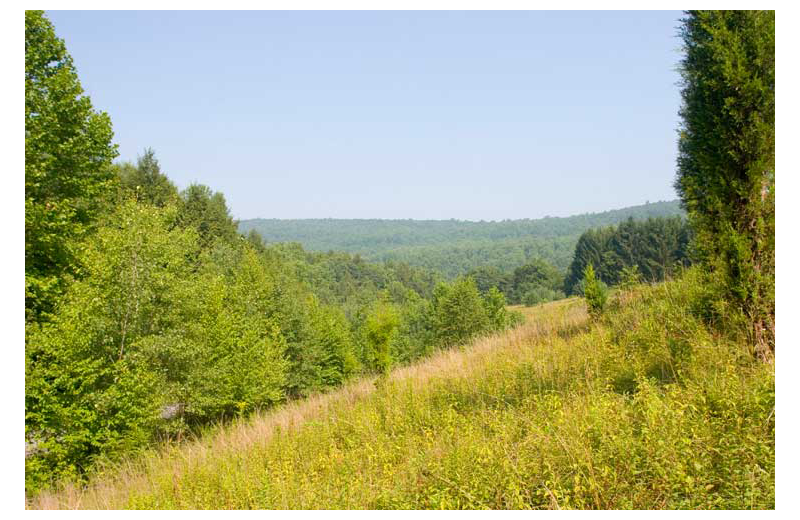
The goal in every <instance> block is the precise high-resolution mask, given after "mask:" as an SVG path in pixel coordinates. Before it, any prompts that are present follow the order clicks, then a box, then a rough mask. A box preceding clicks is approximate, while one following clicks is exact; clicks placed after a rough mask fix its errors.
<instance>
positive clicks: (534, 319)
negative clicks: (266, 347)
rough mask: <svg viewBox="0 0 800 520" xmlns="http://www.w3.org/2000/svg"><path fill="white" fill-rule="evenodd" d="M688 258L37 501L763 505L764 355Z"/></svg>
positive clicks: (767, 479) (768, 483)
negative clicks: (604, 303)
mask: <svg viewBox="0 0 800 520" xmlns="http://www.w3.org/2000/svg"><path fill="white" fill-rule="evenodd" d="M702 291H703V289H702V284H699V283H698V280H697V275H696V273H695V272H694V271H689V272H688V273H687V274H686V275H685V276H684V277H683V278H682V279H680V280H678V281H672V282H667V283H664V284H660V285H657V286H652V287H646V286H644V287H638V288H636V289H633V290H630V291H625V292H623V291H621V292H618V293H617V294H616V295H615V297H614V299H613V302H612V305H611V309H610V310H609V311H607V314H606V315H605V316H604V317H603V318H601V319H599V320H595V321H592V320H590V319H589V318H588V317H587V315H586V312H585V306H584V304H583V301H582V300H580V299H569V300H562V301H559V302H553V303H550V304H546V305H542V306H539V307H535V308H527V309H525V312H526V314H527V320H526V322H525V323H524V324H523V325H520V326H518V327H517V328H515V329H513V330H511V331H508V332H506V333H503V334H500V335H495V336H489V337H484V338H481V339H478V340H476V341H475V342H473V343H472V344H470V345H467V346H465V347H464V348H462V349H455V350H448V351H442V352H439V353H438V354H435V355H433V356H432V357H431V358H429V359H427V360H425V361H424V362H421V363H419V364H416V365H411V366H407V367H403V368H399V369H397V370H395V371H393V372H392V373H391V374H390V375H389V376H388V378H386V379H383V380H373V379H363V380H360V381H356V382H353V383H350V384H349V385H346V386H345V387H344V388H342V389H340V390H337V391H335V392H332V393H328V394H322V395H316V396H313V397H311V398H308V399H306V400H303V401H300V402H294V403H290V404H287V405H285V406H284V407H282V408H279V409H276V410H273V411H270V412H268V413H265V414H263V415H259V416H255V417H251V418H250V419H246V420H241V421H239V422H236V423H234V424H232V425H227V426H224V427H219V428H218V429H216V430H215V431H210V432H208V433H207V434H206V435H204V436H203V437H201V438H199V439H198V440H195V441H191V442H187V443H184V444H181V445H175V446H173V447H169V448H164V449H162V450H160V451H158V452H152V453H149V454H145V455H143V456H141V457H139V458H137V459H134V460H131V461H130V462H129V463H128V464H125V465H122V466H115V467H110V468H108V470H107V471H106V472H105V473H103V474H100V475H99V476H97V477H96V478H95V479H94V480H93V481H92V482H91V483H90V485H89V486H88V487H86V488H83V489H80V488H76V487H69V486H67V487H64V488H62V489H61V490H59V491H54V492H48V493H41V494H39V495H38V496H36V497H33V498H31V499H29V503H28V506H29V507H32V508H523V509H524V508H774V500H775V498H774V496H775V469H774V468H775V417H774V401H775V392H774V365H773V364H771V363H764V362H761V361H757V360H756V358H755V357H754V356H753V354H752V351H751V349H750V348H749V347H748V345H747V344H746V343H745V342H744V341H743V340H742V339H741V337H740V336H739V335H738V334H737V333H736V332H735V331H734V330H732V329H730V328H728V329H720V328H719V327H718V328H716V329H714V330H711V329H709V328H708V327H707V326H705V325H704V324H703V322H702V321H701V320H700V319H699V318H697V317H696V315H698V314H699V313H701V312H702V311H703V302H704V294H703V293H702Z"/></svg>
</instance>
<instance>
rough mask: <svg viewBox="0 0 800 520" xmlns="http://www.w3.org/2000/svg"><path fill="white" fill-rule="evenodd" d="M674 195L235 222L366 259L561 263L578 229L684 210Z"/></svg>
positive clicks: (469, 265) (441, 267) (439, 265)
mask: <svg viewBox="0 0 800 520" xmlns="http://www.w3.org/2000/svg"><path fill="white" fill-rule="evenodd" d="M682 214H683V212H682V210H681V209H680V206H679V204H678V201H667V202H655V203H652V204H644V205H640V206H632V207H629V208H623V209H617V210H612V211H605V212H602V213H592V214H584V215H576V216H572V217H566V218H559V217H546V218H542V219H535V220H531V219H523V220H504V221H501V222H471V221H462V220H375V219H373V220H361V219H304V220H279V219H253V220H243V221H241V222H240V223H239V230H240V231H242V232H244V233H246V232H249V231H250V230H251V229H255V230H256V231H258V232H259V233H260V234H261V235H262V236H263V237H264V239H265V240H266V241H267V242H299V243H301V244H302V245H303V246H304V247H305V248H307V249H309V250H312V251H329V250H333V251H347V252H350V253H358V254H360V255H361V256H363V257H364V258H365V259H368V260H396V261H403V262H407V263H409V264H411V265H415V266H420V267H426V268H428V269H433V270H436V271H438V272H441V273H443V274H445V275H447V276H456V275H458V274H463V273H466V272H467V271H469V270H470V269H473V268H476V267H480V266H486V265H492V266H496V267H498V268H500V269H503V270H510V269H513V268H515V267H517V266H520V265H522V264H524V263H525V262H526V261H527V260H528V259H530V258H534V257H535V258H542V259H544V260H547V261H548V262H550V263H552V264H553V265H555V266H556V267H558V268H559V269H561V270H566V268H567V266H568V265H569V262H570V261H571V260H572V254H573V252H574V251H575V244H576V243H577V241H578V237H579V236H580V235H581V233H583V232H584V231H586V230H587V229H589V228H594V227H601V226H610V225H613V224H618V223H619V222H622V221H624V220H626V219H628V218H629V217H633V218H636V219H645V218H648V217H659V216H674V215H682Z"/></svg>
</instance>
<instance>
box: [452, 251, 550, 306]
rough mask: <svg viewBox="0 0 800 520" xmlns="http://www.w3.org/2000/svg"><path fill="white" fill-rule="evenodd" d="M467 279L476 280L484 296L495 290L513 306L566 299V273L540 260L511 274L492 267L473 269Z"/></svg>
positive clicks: (520, 267) (529, 263)
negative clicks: (564, 274)
mask: <svg viewBox="0 0 800 520" xmlns="http://www.w3.org/2000/svg"><path fill="white" fill-rule="evenodd" d="M467 276H470V277H471V278H473V279H474V280H475V284H476V285H477V287H478V289H479V290H480V291H481V293H482V294H487V293H488V292H489V291H490V290H491V289H492V288H494V289H496V290H498V291H500V292H501V293H502V294H503V296H504V297H505V298H506V300H507V301H508V302H509V303H511V304H519V303H524V304H525V305H535V304H537V303H543V302H548V301H552V300H558V299H561V298H564V297H565V296H564V293H563V292H562V291H561V288H562V286H563V284H564V277H563V274H562V273H561V272H559V271H558V270H557V269H556V268H555V267H553V266H552V265H550V264H548V263H547V262H545V261H544V260H540V259H538V258H535V259H532V260H530V261H529V262H528V263H526V264H525V265H522V266H519V267H517V268H516V269H514V270H513V271H512V272H509V273H503V272H502V271H500V270H499V269H497V268H496V267H491V266H489V267H481V268H478V269H473V270H472V271H470V272H469V273H467Z"/></svg>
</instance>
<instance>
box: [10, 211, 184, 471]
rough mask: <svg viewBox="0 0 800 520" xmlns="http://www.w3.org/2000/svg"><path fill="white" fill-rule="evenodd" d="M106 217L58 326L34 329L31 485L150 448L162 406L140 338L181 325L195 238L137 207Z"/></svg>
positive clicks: (28, 386)
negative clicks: (180, 312) (102, 459)
mask: <svg viewBox="0 0 800 520" xmlns="http://www.w3.org/2000/svg"><path fill="white" fill-rule="evenodd" d="M105 220H106V222H104V224H103V225H102V226H101V227H100V229H99V230H98V232H97V234H96V235H95V236H93V237H92V240H90V241H89V242H88V243H87V244H86V247H85V248H83V252H82V253H81V256H80V258H79V261H80V263H81V265H82V266H83V267H82V269H83V270H84V273H83V276H82V277H81V279H80V280H79V281H77V282H75V283H73V284H72V285H71V286H70V287H69V288H68V290H67V292H66V294H65V295H64V299H63V302H62V303H61V304H60V305H59V306H58V308H57V309H56V311H55V312H54V313H53V315H52V319H51V320H50V321H48V322H45V323H43V324H41V325H39V324H31V325H29V326H28V330H27V334H26V336H27V337H26V350H25V354H26V373H25V432H26V438H27V439H28V440H29V442H31V443H33V444H35V445H36V446H37V449H38V450H40V453H41V455H40V456H39V457H33V458H31V459H29V460H27V461H26V464H27V466H26V467H27V474H28V476H29V478H30V480H29V484H31V485H34V483H36V482H38V480H39V479H42V478H47V477H48V476H51V475H54V474H55V475H73V476H76V475H79V474H80V473H81V472H82V471H83V469H85V467H86V466H88V465H89V464H90V463H91V462H92V460H94V459H95V458H96V457H98V456H100V455H103V456H111V455H114V454H119V453H122V452H124V451H127V450H130V449H133V448H135V447H137V446H141V445H144V444H146V443H147V441H149V439H150V436H151V435H152V433H153V429H154V428H155V427H156V425H157V422H158V411H159V407H160V406H161V405H162V404H163V403H164V400H165V394H164V389H165V386H164V384H163V383H164V381H163V380H162V375H163V372H162V370H160V369H154V368H153V366H152V365H151V364H150V362H149V361H148V355H149V351H148V349H147V348H146V346H145V345H144V344H143V343H142V340H144V339H146V338H148V337H152V336H157V335H160V334H163V333H165V332H168V331H169V330H171V329H172V328H174V327H175V326H177V324H179V323H181V322H182V320H181V319H180V317H179V315H178V314H177V310H178V306H177V305H176V304H177V303H179V302H181V301H185V299H184V298H181V285H182V283H183V281H184V280H185V279H186V278H187V277H188V275H189V273H190V272H191V269H192V266H191V265H190V263H189V262H188V260H187V259H188V258H189V256H190V253H191V252H192V251H193V250H194V249H195V247H196V235H195V234H194V232H192V231H191V230H189V231H185V230H182V229H180V228H175V227H174V220H175V212H174V211H171V212H170V211H159V210H157V209H155V208H152V207H145V206H139V205H136V204H135V203H133V202H129V203H127V204H125V205H123V206H122V207H121V208H120V209H119V210H118V211H117V212H115V213H114V214H113V215H110V216H109V217H108V218H107V219H105ZM170 228H171V229H170Z"/></svg>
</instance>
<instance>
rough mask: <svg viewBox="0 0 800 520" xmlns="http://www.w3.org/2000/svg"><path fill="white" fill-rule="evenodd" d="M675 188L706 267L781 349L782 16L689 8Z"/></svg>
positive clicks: (758, 337) (762, 339) (766, 341)
mask: <svg viewBox="0 0 800 520" xmlns="http://www.w3.org/2000/svg"><path fill="white" fill-rule="evenodd" d="M680 34H681V37H682V39H683V44H684V51H685V56H684V58H683V61H682V63H681V69H680V70H681V76H682V78H683V89H682V91H681V94H682V98H683V105H682V108H681V118H682V121H683V123H682V126H681V129H680V139H679V143H678V144H679V156H678V178H677V181H676V183H675V186H676V189H677V190H678V192H679V194H680V197H681V201H682V203H683V205H684V207H685V208H686V210H687V212H688V214H689V218H690V219H691V221H692V225H693V226H694V229H695V232H696V234H697V240H696V246H697V250H698V252H699V253H700V255H701V258H702V260H703V262H704V264H705V265H706V266H707V267H708V268H709V269H710V270H712V271H713V272H714V273H715V274H716V275H718V276H719V277H720V278H721V279H722V281H723V285H724V287H725V289H726V294H725V296H726V297H727V298H728V299H729V300H730V301H731V302H732V303H733V304H734V305H736V306H739V307H741V308H742V309H743V310H744V311H745V313H746V314H747V315H748V317H749V319H750V321H751V322H752V324H753V336H754V340H755V342H756V344H758V345H759V346H760V347H762V348H767V347H769V348H772V349H774V346H775V343H774V341H775V338H774V332H775V330H774V329H775V12H774V11H689V12H687V14H686V17H685V18H684V19H683V25H682V28H681V33H680Z"/></svg>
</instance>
